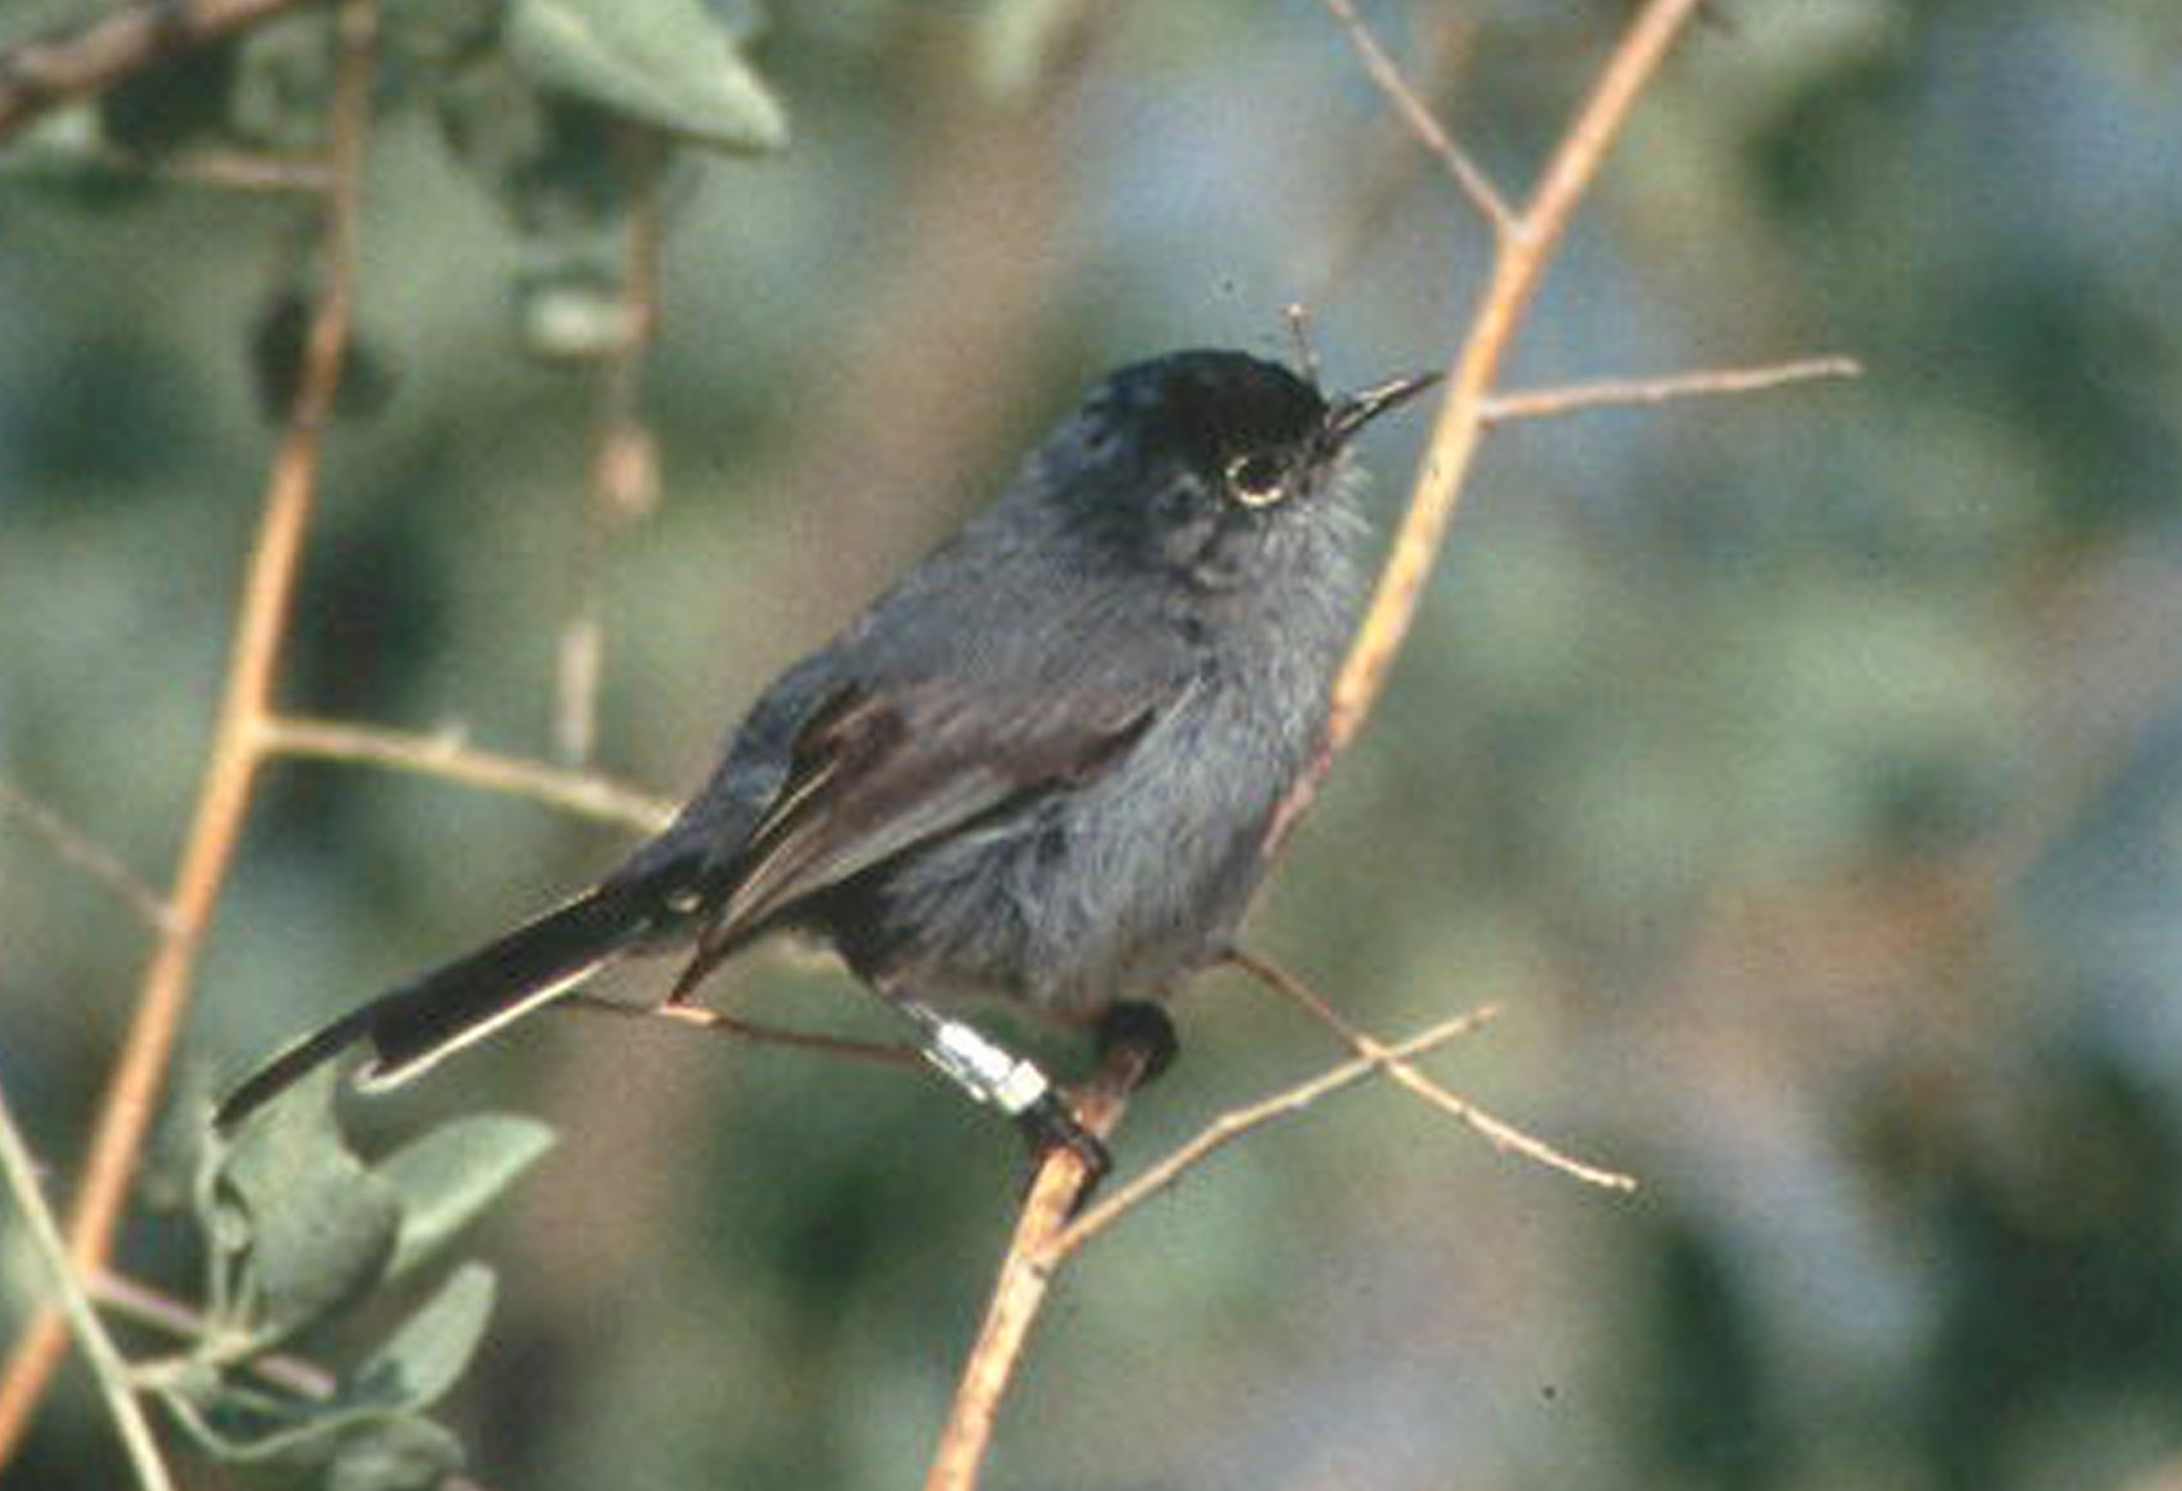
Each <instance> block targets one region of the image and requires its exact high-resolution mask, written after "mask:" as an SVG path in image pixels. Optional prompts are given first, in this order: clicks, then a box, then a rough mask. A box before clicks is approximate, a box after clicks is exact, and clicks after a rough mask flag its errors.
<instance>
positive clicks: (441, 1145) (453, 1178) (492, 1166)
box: [379, 1113, 553, 1278]
mask: <svg viewBox="0 0 2182 1491" xmlns="http://www.w3.org/2000/svg"><path fill="white" fill-rule="evenodd" d="M552 1147H553V1131H552V1130H551V1129H550V1128H548V1127H546V1126H545V1125H544V1124H542V1123H539V1122H538V1121H537V1120H535V1119H530V1118H517V1117H514V1116H513V1115H510V1114H503V1113H486V1114H480V1115H478V1116H476V1117H473V1118H459V1119H456V1120H454V1121H453V1122H451V1123H444V1124H441V1125H440V1126H439V1127H438V1128H436V1129H433V1130H432V1131H431V1132H430V1133H428V1134H426V1135H424V1136H423V1137H422V1138H420V1139H417V1140H415V1141H413V1142H411V1143H409V1144H407V1145H405V1146H403V1147H402V1148H401V1149H398V1150H396V1151H395V1152H394V1153H393V1154H391V1155H389V1156H387V1158H386V1159H384V1160H383V1161H381V1162H380V1164H379V1177H380V1179H382V1180H384V1181H386V1182H387V1183H388V1184H389V1185H391V1186H392V1187H393V1188H394V1192H395V1194H396V1195H397V1196H398V1197H399V1198H400V1201H401V1209H402V1218H401V1230H400V1232H399V1234H398V1235H397V1238H396V1241H395V1244H394V1257H393V1260H392V1261H391V1262H390V1263H389V1264H388V1265H387V1276H388V1277H389V1278H400V1277H402V1276H404V1275H406V1274H407V1273H409V1272H410V1270H412V1269H414V1268H416V1267H417V1266H418V1265H419V1264H421V1263H424V1262H425V1261H427V1260H428V1259H430V1258H431V1257H432V1256H433V1255H434V1254H435V1253H437V1252H438V1251H439V1249H440V1248H442V1247H444V1246H445V1245H446V1244H447V1242H448V1241H449V1240H450V1239H451V1238H453V1237H454V1235H455V1234H456V1233H458V1232H460V1231H461V1230H462V1229H463V1228H464V1227H467V1226H468V1225H469V1224H470V1223H471V1222H472V1221H474V1220H476V1218H477V1215H478V1213H480V1212H482V1211H484V1210H485V1209H486V1208H487V1207H489V1206H490V1205H492V1203H493V1201H494V1200H495V1199H496V1198H497V1197H498V1196H499V1195H500V1193H501V1192H503V1191H505V1190H506V1189H507V1188H508V1187H509V1186H511V1185H513V1184H514V1183H515V1182H516V1181H517V1180H519V1179H521V1177H522V1175H523V1173H524V1172H525V1171H527V1170H528V1169H530V1167H531V1166H532V1165H535V1164H536V1163H538V1161H539V1159H540V1158H541V1157H542V1156H543V1155H544V1154H545V1152H546V1151H547V1150H549V1149H551V1148H552Z"/></svg>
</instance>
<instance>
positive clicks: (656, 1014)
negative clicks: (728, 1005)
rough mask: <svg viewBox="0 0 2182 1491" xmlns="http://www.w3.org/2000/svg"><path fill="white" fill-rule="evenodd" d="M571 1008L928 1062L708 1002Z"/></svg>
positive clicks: (796, 1046)
mask: <svg viewBox="0 0 2182 1491" xmlns="http://www.w3.org/2000/svg"><path fill="white" fill-rule="evenodd" d="M561 1005H562V1007H564V1008H567V1009H576V1010H592V1011H595V1012H597V1013H600V1014H608V1015H620V1016H622V1017H623V1018H625V1019H632V1020H665V1021H667V1022H669V1023H670V1024H675V1025H688V1026H693V1027H695V1028H696V1029H698V1030H705V1031H710V1032H712V1033H713V1034H715V1035H724V1036H726V1037H728V1038H729V1039H730V1040H736V1041H742V1042H744V1043H746V1044H748V1045H752V1046H785V1047H787V1048H788V1049H790V1050H794V1051H816V1052H819V1053H820V1054H822V1055H826V1056H839V1057H843V1058H845V1059H847V1060H850V1061H868V1062H872V1063H875V1064H877V1065H880V1066H921V1065H922V1064H923V1058H922V1057H920V1056H919V1055H918V1054H917V1053H916V1051H915V1050H914V1049H912V1048H911V1047H908V1046H903V1045H897V1044H893V1043H890V1042H886V1041H859V1040H854V1039H852V1038H850V1037H848V1036H841V1035H825V1034H823V1033H821V1032H818V1031H810V1030H787V1029H783V1028H782V1027H780V1026H778V1025H762V1024H759V1023H758V1022H757V1021H754V1020H745V1019H742V1018H741V1017H740V1016H737V1015H730V1014H728V1013H727V1012H726V1011H725V1010H716V1009H713V1008H712V1007H711V1006H709V1005H702V1004H623V1003H622V1002H620V1001H619V1000H615V999H602V998H600V997H599V996H598V995H596V994H571V995H569V996H567V997H566V998H565V999H563V1000H562V1001H561Z"/></svg>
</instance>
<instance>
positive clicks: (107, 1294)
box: [87, 1269, 339, 1398]
mask: <svg viewBox="0 0 2182 1491" xmlns="http://www.w3.org/2000/svg"><path fill="white" fill-rule="evenodd" d="M87 1292H88V1293H89V1294H90V1295H91V1297H92V1298H93V1299H95V1300H96V1301H97V1302H98V1303H99V1304H101V1305H104V1306H105V1307H106V1308H107V1310H108V1311H110V1312H111V1313H112V1314H114V1315H117V1316H120V1317H122V1318H125V1319H128V1320H131V1321H134V1322H135V1323H136V1324H138V1325H146V1326H150V1327H151V1328H153V1329H154V1330H160V1331H164V1332H166V1333H167V1334H168V1335H170V1336H178V1337H182V1338H184V1339H188V1338H190V1337H193V1336H197V1335H200V1334H202V1332H203V1331H204V1328H205V1318H204V1316H203V1314H202V1313H200V1312H199V1311H197V1310H195V1309H192V1308H191V1307H190V1306H188V1305H186V1304H184V1303H183V1302H182V1301H180V1300H178V1299H176V1298H175V1297H174V1296H173V1295H171V1294H165V1293H162V1292H161V1291H159V1290H157V1289H154V1288H152V1287H151V1285H149V1284H145V1283H140V1282H139V1281H137V1280H135V1279H131V1278H128V1277H126V1276H124V1275H122V1274H117V1273H115V1272H113V1271H112V1270H110V1269H108V1270H102V1271H101V1272H99V1273H96V1274H94V1275H92V1276H91V1279H90V1287H89V1289H88V1291H87ZM248 1365H249V1370H250V1372H251V1375H253V1376H255V1377H256V1378H258V1379H259V1380H260V1381H262V1382H266V1383H270V1384H271V1385H272V1386H274V1387H278V1388H285V1389H286V1390H287V1391H289V1392H291V1393H295V1394H298V1395H299V1396H302V1397H305V1398H330V1397H332V1396H333V1394H334V1389H335V1388H336V1387H337V1386H338V1385H339V1384H338V1383H336V1382H335V1381H334V1377H333V1374H332V1373H331V1372H328V1371H327V1370H326V1369H325V1368H323V1367H320V1366H318V1365H317V1364H315V1363H313V1362H307V1361H305V1360H303V1359H302V1358H301V1357H298V1356H289V1355H286V1354H284V1353H281V1352H265V1353H262V1354H261V1355H258V1356H254V1357H252V1358H250V1361H249V1364H248Z"/></svg>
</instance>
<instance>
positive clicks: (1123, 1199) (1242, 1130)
mask: <svg viewBox="0 0 2182 1491" xmlns="http://www.w3.org/2000/svg"><path fill="white" fill-rule="evenodd" d="M1492 1016H1493V1011H1492V1009H1491V1008H1489V1007H1488V1008H1485V1009H1478V1010H1469V1011H1466V1012H1464V1013H1463V1014H1459V1015H1455V1016H1453V1017H1452V1018H1449V1019H1446V1020H1442V1021H1440V1022H1439V1023H1438V1024H1436V1025H1434V1026H1432V1027H1430V1028H1429V1029H1427V1030H1424V1031H1422V1032H1420V1033H1418V1034H1416V1035H1413V1036H1411V1037H1410V1038H1409V1039H1408V1040H1406V1041H1402V1042H1400V1043H1399V1044H1397V1045H1394V1046H1383V1047H1381V1048H1380V1049H1379V1050H1378V1052H1377V1053H1375V1054H1373V1055H1369V1056H1359V1057H1357V1058H1356V1059H1355V1060H1354V1061H1348V1062H1343V1063H1342V1064H1341V1065H1340V1066H1337V1067H1333V1068H1331V1069H1329V1070H1327V1071H1324V1072H1321V1073H1319V1074H1318V1075H1317V1076H1315V1077H1312V1078H1311V1079H1309V1080H1308V1081H1305V1082H1298V1083H1297V1084H1296V1085H1295V1086H1293V1087H1288V1088H1283V1089H1282V1090H1281V1091H1279V1092H1276V1093H1274V1094H1273V1095H1272V1096H1271V1097H1268V1098H1263V1099H1260V1100H1259V1101H1257V1102H1255V1103H1251V1104H1249V1105H1248V1106H1247V1107H1242V1108H1236V1109H1233V1110H1231V1111H1229V1112H1226V1113H1223V1114H1221V1115H1220V1116H1219V1117H1218V1118H1216V1119H1214V1120H1213V1121H1212V1122H1211V1123H1209V1124H1207V1125H1206V1126H1205V1127H1204V1128H1203V1129H1201V1130H1199V1131H1198V1133H1197V1136H1196V1137H1195V1138H1194V1139H1191V1140H1189V1141H1188V1142H1187V1143H1185V1144H1182V1145H1180V1146H1178V1147H1177V1148H1176V1149H1175V1150H1174V1152H1173V1153H1171V1154H1169V1155H1168V1156H1167V1157H1166V1158H1165V1159H1163V1160H1161V1161H1160V1162H1159V1163H1158V1164H1156V1165H1154V1166H1152V1167H1151V1168H1150V1169H1148V1170H1146V1171H1144V1172H1143V1173H1142V1174H1140V1175H1138V1176H1137V1177H1136V1178H1135V1179H1133V1180H1131V1181H1130V1182H1129V1183H1128V1184H1127V1185H1125V1186H1122V1187H1120V1188H1119V1189H1117V1190H1116V1191H1114V1192H1113V1194H1111V1195H1109V1196H1108V1197H1107V1198H1106V1199H1105V1200H1104V1201H1101V1202H1099V1203H1098V1204H1097V1205H1096V1206H1094V1207H1092V1208H1091V1209H1090V1210H1088V1211H1086V1212H1085V1213H1084V1214H1083V1215H1082V1216H1080V1217H1078V1218H1077V1219H1076V1220H1075V1221H1074V1222H1071V1223H1070V1224H1069V1225H1068V1226H1067V1228H1065V1229H1064V1230H1063V1231H1062V1232H1061V1234H1060V1235H1059V1236H1058V1237H1055V1238H1054V1239H1053V1241H1052V1261H1053V1262H1054V1263H1058V1262H1059V1261H1060V1260H1062V1259H1064V1258H1066V1257H1067V1256H1068V1255H1069V1254H1071V1253H1073V1252H1075V1251H1076V1250H1077V1249H1078V1248H1080V1247H1082V1246H1083V1245H1084V1244H1085V1243H1087V1242H1089V1241H1090V1240H1091V1239H1092V1238H1094V1237H1096V1236H1098V1235H1099V1234H1100V1233H1101V1232H1104V1231H1105V1230H1106V1229H1107V1228H1109V1227H1111V1226H1113V1225H1114V1223H1116V1222H1118V1221H1120V1220H1121V1219H1122V1218H1123V1217H1124V1216H1126V1215H1128V1214H1129V1213H1130V1212H1132V1211H1134V1210H1135V1209H1136V1208H1137V1207H1139V1206H1142V1205H1143V1204H1144V1203H1145V1202H1146V1201H1149V1200H1150V1199H1151V1198H1152V1197H1154V1196H1156V1195H1158V1194H1159V1193H1160V1192H1161V1191H1163V1190H1165V1189H1166V1188H1167V1187H1169V1186H1171V1185H1173V1184H1174V1183H1175V1182H1176V1181H1177V1180H1180V1179H1181V1178H1182V1177H1183V1176H1184V1175H1185V1174H1187V1173H1188V1172H1189V1171H1191V1170H1192V1169H1195V1168H1196V1167H1197V1166H1198V1165H1201V1164H1203V1163H1204V1162H1205V1161H1206V1160H1208V1159H1210V1158H1211V1157H1212V1156H1213V1155H1214V1154H1216V1153H1217V1152H1219V1151H1220V1150H1222V1149H1225V1148H1226V1147H1227V1146H1228V1145H1230V1144H1233V1143H1234V1142H1235V1141H1236V1140H1237V1139H1240V1138H1242V1137H1243V1136H1244V1135H1245V1134H1249V1133H1253V1132H1255V1131H1256V1130H1258V1129H1261V1128H1264V1127H1265V1126H1266V1125H1267V1124H1269V1123H1274V1122H1277V1121H1278V1120H1280V1119H1283V1118H1292V1117H1294V1116H1295V1115H1296V1114H1298V1113H1301V1112H1303V1111H1304V1110H1305V1109H1307V1108H1309V1107H1311V1106H1312V1105H1313V1104H1315V1103H1317V1102H1318V1101H1319V1100H1320V1099H1321V1098H1325V1097H1329V1096H1331V1095H1332V1094H1334V1093H1337V1092H1339V1091H1341V1090H1342V1089H1343V1088H1347V1087H1354V1086H1355V1085H1356V1084H1357V1083H1359V1082H1362V1081H1363V1080H1364V1079H1365V1078H1367V1077H1371V1076H1373V1075H1375V1074H1377V1073H1379V1072H1382V1071H1383V1072H1388V1073H1392V1072H1394V1071H1396V1070H1399V1068H1400V1065H1401V1063H1403V1062H1405V1061H1407V1060H1408V1059H1409V1058H1410V1057H1413V1056H1422V1055H1424V1054H1425V1053H1426V1052H1428V1051H1433V1050H1436V1049H1438V1048H1439V1047H1441V1046H1444V1045H1446V1044H1447V1043H1448V1042H1449V1041H1452V1040H1457V1039H1459V1038H1461V1037H1462V1036H1465V1035H1468V1034H1469V1033H1470V1032H1471V1031H1473V1030H1476V1029H1477V1028H1478V1027H1479V1026H1481V1025H1483V1024H1484V1023H1485V1022H1486V1021H1488V1020H1490V1019H1491V1018H1492Z"/></svg>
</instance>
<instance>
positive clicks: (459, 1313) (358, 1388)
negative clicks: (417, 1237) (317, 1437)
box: [341, 1263, 498, 1413]
mask: <svg viewBox="0 0 2182 1491" xmlns="http://www.w3.org/2000/svg"><path fill="white" fill-rule="evenodd" d="M497 1288H498V1286H497V1285H496V1283H495V1282H494V1279H493V1273H492V1270H491V1269H489V1268H487V1267H485V1265H484V1264H482V1263H465V1264H463V1265H462V1267H460V1268H458V1269H456V1270H455V1271H454V1273H453V1274H452V1275H451V1276H450V1277H449V1278H448V1280H447V1282H446V1283H445V1284H443V1285H441V1286H440V1291H439V1293H437V1294H435V1295H433V1296H432V1298H431V1299H430V1300H429V1301H427V1302H426V1303H425V1305H424V1307H423V1308H422V1309H420V1310H418V1311H417V1313H416V1314H414V1315H412V1316H410V1317H409V1318H408V1319H407V1320H405V1321H403V1322H402V1325H401V1328H400V1329H399V1330H397V1331H395V1332H394V1334H393V1335H391V1336H389V1337H387V1339H386V1341H385V1343H384V1344H383V1345H381V1346H380V1347H379V1349H378V1350H377V1351H375V1352H373V1353H372V1354H371V1355H370V1356H369V1357H367V1358H366V1359H365V1360H364V1363H363V1365H362V1366H360V1367H358V1368H357V1369H356V1374H355V1376H354V1377H353V1378H352V1379H351V1381H350V1383H349V1385H348V1386H347V1387H345V1389H344V1390H343V1392H342V1395H341V1400H342V1402H343V1403H344V1405H346V1406H348V1407H353V1408H372V1409H377V1410H380V1411H383V1412H403V1413H414V1412H416V1411H417V1410H418V1409H421V1408H429V1407H430V1406H431V1405H432V1404H433V1403H435V1402H437V1401H438V1400H439V1399H440V1397H441V1396H442V1395H443V1394H445V1393H446V1391H447V1390H448V1389H449V1388H451V1387H453V1386H454V1385H455V1382H456V1381H457V1379H459V1378H460V1377H461V1376H462V1369H463V1368H465V1367H467V1366H468V1365H469V1364H470V1358H471V1356H473V1355H474V1354H476V1351H477V1345H478V1342H480V1341H482V1340H484V1338H485V1324H486V1322H487V1321H489V1320H490V1319H491V1318H492V1302H493V1295H494V1293H495V1292H496V1291H497Z"/></svg>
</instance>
